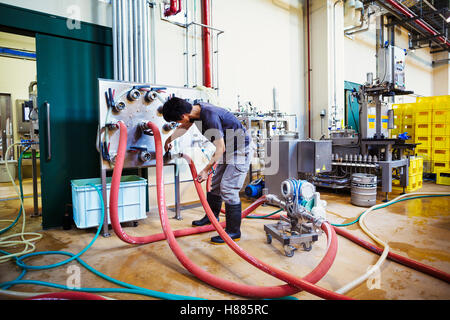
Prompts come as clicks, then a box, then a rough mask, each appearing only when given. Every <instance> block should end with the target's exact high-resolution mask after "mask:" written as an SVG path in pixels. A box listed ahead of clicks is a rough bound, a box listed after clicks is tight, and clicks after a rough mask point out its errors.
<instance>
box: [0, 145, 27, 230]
mask: <svg viewBox="0 0 450 320" xmlns="http://www.w3.org/2000/svg"><path fill="white" fill-rule="evenodd" d="M28 149H30V147H27V148H26V149H25V150H23V151H22V153H21V154H20V157H19V162H18V168H19V169H18V176H19V187H20V198H21V199H22V201H23V185H22V170H21V168H22V158H23V154H24V153H25V152H27V151H28ZM21 215H22V206H20V210H19V213H18V214H17V217H16V219H15V220H14V221H13V222H12V223H11V224H10V225H9V226H7V227H6V228H4V229H2V230H0V234H3V233H5V232H6V231H8V230H9V229H11V228H12V227H14V226H15V224H16V223H17V221H19V218H20V216H21Z"/></svg>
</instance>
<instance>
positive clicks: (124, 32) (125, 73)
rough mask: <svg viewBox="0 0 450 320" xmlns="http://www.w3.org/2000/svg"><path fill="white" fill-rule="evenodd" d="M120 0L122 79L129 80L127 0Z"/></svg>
mask: <svg viewBox="0 0 450 320" xmlns="http://www.w3.org/2000/svg"><path fill="white" fill-rule="evenodd" d="M120 1H121V2H122V15H121V16H122V41H121V42H120V45H121V47H122V48H123V55H122V61H123V69H122V70H123V79H121V80H123V81H130V61H129V46H128V20H129V19H128V3H127V2H128V0H120Z"/></svg>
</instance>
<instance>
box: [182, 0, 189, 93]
mask: <svg viewBox="0 0 450 320" xmlns="http://www.w3.org/2000/svg"><path fill="white" fill-rule="evenodd" d="M180 2H181V0H180ZM180 6H181V3H180ZM185 8H186V9H185V10H186V12H185V14H184V17H185V23H186V25H187V24H188V21H189V16H188V0H185ZM184 40H185V42H184V46H185V52H184V55H185V73H186V84H185V85H184V86H185V87H186V88H189V28H185V39H184Z"/></svg>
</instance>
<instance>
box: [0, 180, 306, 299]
mask: <svg viewBox="0 0 450 320" xmlns="http://www.w3.org/2000/svg"><path fill="white" fill-rule="evenodd" d="M89 185H91V186H93V187H94V188H95V189H96V191H97V193H98V195H99V197H100V204H101V208H102V214H101V218H100V223H99V227H98V230H97V233H96V234H95V236H94V238H93V239H92V241H91V242H90V243H89V244H88V245H87V246H86V247H85V248H84V249H83V250H82V251H80V253H78V254H76V255H75V254H73V253H70V252H65V251H43V252H33V253H29V254H27V255H24V256H22V257H20V258H18V257H14V258H15V260H16V263H17V265H18V266H19V267H21V268H22V269H23V270H22V273H21V274H20V275H19V277H17V278H16V279H15V280H13V281H7V282H3V283H0V288H3V289H9V288H10V287H11V286H14V285H18V284H34V285H40V286H46V287H53V288H58V289H63V290H72V291H81V292H90V293H99V292H109V293H128V294H137V295H144V296H150V297H154V298H160V299H166V300H205V299H202V298H196V297H189V296H183V295H176V294H170V293H164V292H158V291H154V290H150V289H146V288H142V287H138V286H134V285H132V284H129V283H126V282H122V281H120V280H117V279H114V278H111V277H109V276H107V275H105V274H103V273H101V272H100V271H98V270H96V269H94V268H93V267H91V266H90V265H88V264H87V263H86V262H84V261H83V260H81V258H80V256H81V255H82V254H83V253H85V252H86V251H87V250H88V249H89V248H90V247H91V246H92V245H93V244H94V242H95V240H97V238H98V236H99V233H100V230H101V229H102V226H103V220H104V215H105V208H104V204H103V197H102V193H101V190H100V189H99V188H98V187H97V186H96V185H94V184H89ZM21 195H22V194H21ZM275 213H276V212H275ZM275 213H273V214H275ZM0 253H2V254H5V255H8V254H9V253H8V252H6V251H3V250H0ZM54 254H58V255H66V256H70V258H69V259H66V260H64V261H61V262H59V263H55V264H51V265H44V266H30V265H27V264H25V263H24V262H23V259H26V258H29V257H32V256H38V255H54ZM73 260H77V261H78V262H79V263H80V264H81V265H82V266H83V267H85V268H86V269H87V270H89V271H90V272H92V273H94V274H95V275H97V276H99V277H101V278H103V279H105V280H107V281H109V282H112V283H114V284H117V285H119V286H122V287H125V288H72V287H71V288H69V287H68V286H64V285H60V284H56V283H51V282H45V281H38V280H22V278H23V277H24V276H25V274H26V272H27V270H44V269H50V268H55V267H58V266H62V265H64V264H66V263H69V262H71V261H73ZM269 300H272V299H269ZM279 300H298V299H297V298H295V297H292V296H287V297H282V298H279Z"/></svg>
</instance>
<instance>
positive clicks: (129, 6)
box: [126, 0, 134, 81]
mask: <svg viewBox="0 0 450 320" xmlns="http://www.w3.org/2000/svg"><path fill="white" fill-rule="evenodd" d="M126 2H127V27H128V34H127V38H128V63H129V65H128V67H129V78H128V81H134V59H133V58H134V43H133V8H132V4H131V2H132V0H126Z"/></svg>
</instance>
